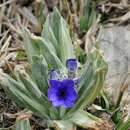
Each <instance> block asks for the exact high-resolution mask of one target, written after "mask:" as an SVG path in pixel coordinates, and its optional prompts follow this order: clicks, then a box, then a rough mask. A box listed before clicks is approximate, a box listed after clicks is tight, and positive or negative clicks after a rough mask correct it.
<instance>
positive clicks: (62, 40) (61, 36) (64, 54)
mask: <svg viewBox="0 0 130 130" xmlns="http://www.w3.org/2000/svg"><path fill="white" fill-rule="evenodd" d="M51 27H52V30H53V32H54V35H55V38H56V39H57V42H58V47H59V49H60V55H59V56H60V59H61V61H62V62H63V63H64V64H65V63H66V60H67V59H69V58H75V55H74V50H73V45H72V41H71V38H70V34H69V31H68V28H67V24H66V22H65V20H64V19H63V18H62V16H61V15H60V13H59V11H58V10H57V8H54V12H53V17H52V21H51Z"/></svg>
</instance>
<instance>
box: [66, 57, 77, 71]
mask: <svg viewBox="0 0 130 130" xmlns="http://www.w3.org/2000/svg"><path fill="white" fill-rule="evenodd" d="M66 67H67V68H68V70H69V71H71V72H74V71H76V69H77V60H76V59H68V60H67V61H66Z"/></svg>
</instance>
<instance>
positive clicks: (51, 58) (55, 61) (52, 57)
mask: <svg viewBox="0 0 130 130" xmlns="http://www.w3.org/2000/svg"><path fill="white" fill-rule="evenodd" d="M32 43H34V44H39V48H40V52H41V55H43V56H44V57H45V59H46V61H47V63H48V67H49V68H50V69H54V68H56V69H57V68H60V69H61V68H63V65H62V63H61V61H60V59H59V58H58V57H57V55H56V54H55V53H54V52H53V51H52V50H50V46H49V44H48V42H47V41H45V40H43V39H42V38H41V37H37V36H33V37H32Z"/></svg>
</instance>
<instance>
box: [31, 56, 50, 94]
mask: <svg viewBox="0 0 130 130" xmlns="http://www.w3.org/2000/svg"><path fill="white" fill-rule="evenodd" d="M32 75H33V78H34V80H35V81H36V84H37V85H38V88H39V89H40V90H41V91H42V92H44V94H45V95H47V89H48V82H47V77H48V67H47V63H46V61H45V59H44V58H43V56H40V57H39V56H33V64H32Z"/></svg>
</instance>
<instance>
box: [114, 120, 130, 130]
mask: <svg viewBox="0 0 130 130" xmlns="http://www.w3.org/2000/svg"><path fill="white" fill-rule="evenodd" d="M129 128H130V118H129V119H128V120H126V121H123V120H122V121H120V122H119V123H118V125H117V127H116V129H115V130H128V129H129Z"/></svg>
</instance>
